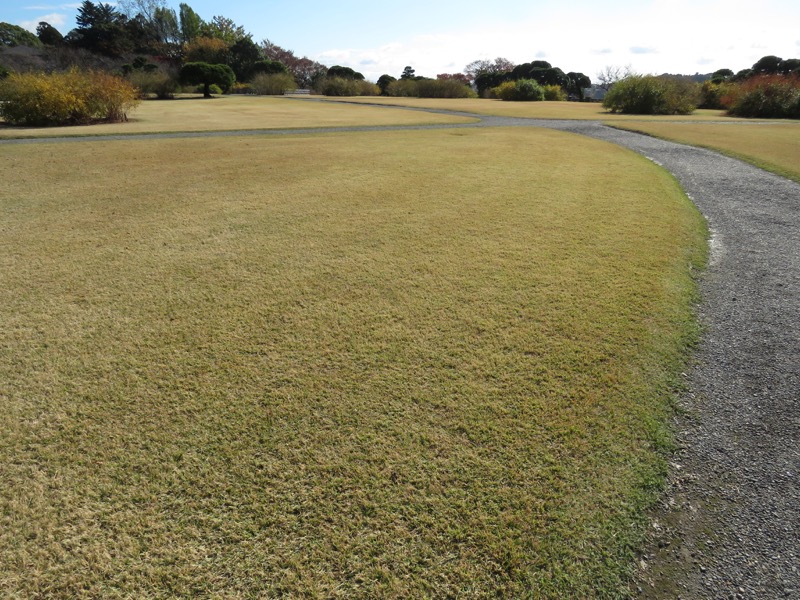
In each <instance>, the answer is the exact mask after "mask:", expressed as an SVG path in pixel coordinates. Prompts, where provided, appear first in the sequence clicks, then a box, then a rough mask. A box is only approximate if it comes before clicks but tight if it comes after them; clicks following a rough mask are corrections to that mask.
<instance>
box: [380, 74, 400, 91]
mask: <svg viewBox="0 0 800 600" xmlns="http://www.w3.org/2000/svg"><path fill="white" fill-rule="evenodd" d="M393 81H397V77H392V76H391V75H387V74H383V75H381V76H380V77H378V87H379V88H381V96H386V95H387V94H386V89H387V88H388V87H389V84H390V83H392V82H393Z"/></svg>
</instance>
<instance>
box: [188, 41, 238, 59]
mask: <svg viewBox="0 0 800 600" xmlns="http://www.w3.org/2000/svg"><path fill="white" fill-rule="evenodd" d="M184 51H185V54H186V60H187V62H204V63H209V64H212V65H218V64H224V65H227V64H228V63H229V62H230V49H229V48H228V45H227V44H226V43H225V42H224V41H222V40H220V39H217V38H210V37H202V36H201V37H198V38H195V39H194V40H192V41H191V42H190V43H188V44H187V45H186V47H185V48H184Z"/></svg>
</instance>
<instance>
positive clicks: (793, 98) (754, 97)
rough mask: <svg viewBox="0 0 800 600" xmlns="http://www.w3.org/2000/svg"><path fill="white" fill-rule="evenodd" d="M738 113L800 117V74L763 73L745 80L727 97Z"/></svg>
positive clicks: (773, 116) (740, 114) (755, 115)
mask: <svg viewBox="0 0 800 600" xmlns="http://www.w3.org/2000/svg"><path fill="white" fill-rule="evenodd" d="M726 100H727V102H728V105H729V108H728V113H729V114H731V115H735V116H737V117H758V118H778V119H800V78H798V77H796V76H794V75H790V76H783V75H763V76H760V77H753V78H751V79H748V80H747V81H743V82H742V83H740V84H738V85H737V86H736V87H735V88H734V89H732V90H731V91H730V93H729V95H728V97H727V98H726Z"/></svg>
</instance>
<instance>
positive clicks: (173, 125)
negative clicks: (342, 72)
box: [0, 95, 470, 138]
mask: <svg viewBox="0 0 800 600" xmlns="http://www.w3.org/2000/svg"><path fill="white" fill-rule="evenodd" d="M128 116H129V119H130V120H129V122H127V123H108V124H98V125H92V126H91V127H86V126H74V127H43V128H30V127H2V126H0V138H9V137H51V136H70V135H81V136H83V135H123V134H132V133H154V132H170V131H218V130H239V129H304V128H316V127H345V126H349V125H361V126H363V125H367V126H370V125H421V124H433V123H469V122H470V119H469V118H463V117H454V116H449V115H437V114H432V113H422V112H410V111H409V112H404V111H399V110H392V109H388V108H380V107H363V106H361V107H353V106H348V105H346V104H335V103H320V102H313V103H312V102H307V103H301V102H297V101H293V100H292V99H291V98H284V97H274V96H236V95H232V96H219V97H216V98H213V99H211V100H206V99H203V98H202V97H199V96H186V97H181V98H180V99H177V100H147V101H144V102H142V103H141V104H140V105H139V107H138V108H136V109H135V110H134V111H132V112H131V114H129V115H128ZM0 123H2V122H1V121H0Z"/></svg>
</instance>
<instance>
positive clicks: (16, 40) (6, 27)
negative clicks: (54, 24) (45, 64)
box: [0, 23, 42, 48]
mask: <svg viewBox="0 0 800 600" xmlns="http://www.w3.org/2000/svg"><path fill="white" fill-rule="evenodd" d="M41 45H42V42H41V41H40V40H39V38H38V37H36V36H35V35H33V34H32V33H31V32H30V31H28V30H27V29H23V28H22V27H19V26H18V25H12V24H11V23H0V46H31V47H33V48H38V47H40V46H41Z"/></svg>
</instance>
